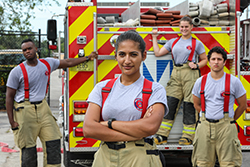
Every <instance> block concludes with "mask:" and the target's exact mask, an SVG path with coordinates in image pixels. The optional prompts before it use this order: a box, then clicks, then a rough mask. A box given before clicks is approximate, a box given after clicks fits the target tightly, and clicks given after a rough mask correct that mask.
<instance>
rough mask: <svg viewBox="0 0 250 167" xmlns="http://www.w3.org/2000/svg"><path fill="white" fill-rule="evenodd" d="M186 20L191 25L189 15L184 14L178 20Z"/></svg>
mask: <svg viewBox="0 0 250 167" xmlns="http://www.w3.org/2000/svg"><path fill="white" fill-rule="evenodd" d="M182 21H187V22H188V23H189V24H190V25H193V21H192V18H191V17H190V16H189V15H185V16H183V17H182V18H181V20H180V22H182Z"/></svg>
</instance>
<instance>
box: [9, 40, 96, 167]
mask: <svg viewBox="0 0 250 167" xmlns="http://www.w3.org/2000/svg"><path fill="white" fill-rule="evenodd" d="M21 48H22V51H23V55H24V57H25V58H26V61H24V62H23V63H21V64H19V65H18V66H16V67H15V68H14V69H12V70H11V72H10V74H9V77H8V81H7V84H6V85H7V91H6V109H7V114H8V118H9V122H10V125H11V128H12V130H13V133H14V138H15V143H16V145H17V146H18V147H19V148H20V150H21V152H20V153H21V166H22V167H26V166H32V167H34V166H37V150H36V140H37V137H39V138H40V140H41V142H42V145H43V152H44V166H45V167H46V166H57V167H61V144H60V138H61V132H60V130H59V127H58V125H57V123H56V121H55V118H54V117H53V115H52V113H51V110H50V108H49V106H48V104H47V101H46V98H45V96H46V93H47V88H48V83H49V77H50V73H51V72H52V71H54V70H56V69H58V68H67V67H73V66H75V65H77V64H80V63H83V62H85V61H88V60H94V59H95V58H97V52H92V53H91V54H90V55H89V56H85V57H80V58H69V59H64V60H58V59H54V58H45V59H37V56H36V52H37V47H36V46H35V44H34V42H33V41H32V40H31V39H26V40H24V41H23V42H22V44H21Z"/></svg>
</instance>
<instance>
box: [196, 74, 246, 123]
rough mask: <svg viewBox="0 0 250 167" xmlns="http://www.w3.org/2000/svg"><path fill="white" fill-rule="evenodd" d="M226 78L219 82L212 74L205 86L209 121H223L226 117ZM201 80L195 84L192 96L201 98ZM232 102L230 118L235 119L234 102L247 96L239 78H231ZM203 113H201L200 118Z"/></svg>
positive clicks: (206, 109)
mask: <svg viewBox="0 0 250 167" xmlns="http://www.w3.org/2000/svg"><path fill="white" fill-rule="evenodd" d="M225 76H226V73H224V75H223V77H222V78H220V79H219V80H214V79H213V78H212V77H211V73H208V75H207V81H206V85H205V90H204V92H205V117H206V118H208V119H221V118H223V117H224V97H223V93H224V92H225ZM201 78H202V77H200V78H198V79H197V81H196V82H195V84H194V87H193V90H192V94H194V95H195V96H196V97H199V98H200V90H201ZM230 81H231V82H230V100H229V117H230V118H233V117H234V108H233V106H234V101H235V99H237V98H239V97H241V96H243V95H244V94H246V90H245V89H244V87H243V85H242V83H241V82H240V80H239V79H238V78H236V77H235V76H233V75H231V77H230ZM201 115H202V112H200V116H201Z"/></svg>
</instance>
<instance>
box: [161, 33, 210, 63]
mask: <svg viewBox="0 0 250 167" xmlns="http://www.w3.org/2000/svg"><path fill="white" fill-rule="evenodd" d="M176 39H177V38H172V39H170V40H169V41H168V42H167V43H166V44H165V45H164V47H165V48H166V49H167V50H168V51H169V52H172V54H173V56H174V62H175V64H184V63H186V62H187V61H188V57H189V55H190V53H191V51H192V37H190V38H189V39H182V38H180V39H179V40H178V42H177V43H176V44H175V45H174V47H173V50H172V45H173V42H174V41H175V40H176ZM202 53H205V48H204V45H203V44H202V42H201V41H199V40H197V39H196V46H195V51H194V56H193V59H192V62H194V63H196V58H197V56H196V55H200V54H202Z"/></svg>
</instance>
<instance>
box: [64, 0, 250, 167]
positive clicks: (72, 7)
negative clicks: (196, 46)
mask: <svg viewBox="0 0 250 167" xmlns="http://www.w3.org/2000/svg"><path fill="white" fill-rule="evenodd" d="M220 3H221V4H226V6H227V10H226V13H229V14H230V17H228V19H230V20H229V21H230V24H227V25H220V24H215V25H210V24H209V23H208V24H207V25H197V26H196V27H194V28H193V30H192V36H193V37H194V38H197V39H199V40H200V41H201V42H202V43H203V44H204V46H205V50H206V53H208V51H209V50H210V49H211V48H212V47H214V46H221V47H223V48H224V49H225V50H226V51H227V53H228V61H227V64H226V66H225V69H224V70H225V71H226V72H227V73H230V74H233V75H235V76H237V77H238V78H239V79H240V80H241V82H242V83H243V85H244V87H245V89H246V90H247V98H248V99H250V68H249V67H250V66H249V60H250V49H249V48H250V46H249V44H250V43H249V40H250V31H249V29H250V26H249V24H250V20H244V21H240V16H241V14H242V10H244V9H242V6H243V5H244V4H243V3H242V2H241V1H238V0H225V1H223V2H220ZM140 4H141V3H140V1H137V2H135V3H133V4H132V5H130V6H129V5H128V6H125V7H124V6H123V7H117V6H113V7H102V6H98V3H97V1H96V0H92V1H91V2H68V3H67V6H66V12H65V19H64V27H65V29H64V38H65V41H64V43H65V48H64V49H65V54H64V55H65V58H77V57H78V56H84V55H89V54H90V53H91V52H92V51H98V54H99V57H98V60H95V61H89V62H85V63H82V64H80V65H78V66H76V67H72V68H68V69H66V70H65V71H64V79H63V96H62V97H63V98H62V99H63V100H62V104H63V107H62V111H63V123H62V125H63V148H64V164H65V166H90V165H91V163H92V160H93V154H94V153H95V152H96V151H97V149H98V147H99V145H100V142H101V141H99V140H95V139H91V138H85V137H84V136H83V133H82V126H83V122H84V116H85V113H86V109H87V107H88V103H87V102H86V100H87V98H88V95H89V93H90V92H91V90H92V89H93V87H94V85H95V84H96V83H97V82H100V81H103V80H106V79H111V78H114V77H116V76H117V75H119V74H120V73H121V71H120V70H119V67H118V65H117V62H116V61H115V59H114V46H113V42H114V39H115V37H116V36H117V35H119V34H121V33H123V32H124V31H127V30H129V29H135V30H136V31H137V32H138V33H139V34H140V35H141V36H142V37H143V39H144V40H145V42H146V49H147V54H148V56H147V59H146V60H145V61H144V62H143V65H142V66H141V72H142V74H143V75H144V76H145V77H146V78H147V79H149V80H151V81H156V82H159V83H161V84H162V85H163V86H166V84H167V82H168V80H169V78H170V74H171V71H172V68H173V63H172V58H171V55H170V54H168V55H166V56H162V57H155V56H154V52H153V47H152V36H151V32H152V29H153V28H157V29H158V31H159V33H160V35H159V36H158V39H159V43H161V42H164V41H166V40H169V39H171V38H174V37H177V36H179V35H180V31H179V27H178V26H157V25H156V26H152V25H151V26H150V25H148V26H145V25H142V24H141V22H140V15H141V14H142V13H145V12H147V11H148V10H149V7H147V8H145V7H142V6H141V5H140ZM187 6H189V2H188V1H185V2H183V3H181V4H179V5H177V6H176V7H175V8H172V9H173V10H179V11H181V12H182V14H188V13H187V11H185V10H186V8H187ZM167 9H169V8H163V10H167ZM169 10H170V9H169ZM183 12H184V13H183ZM185 12H186V13H185ZM110 15H112V16H114V17H112V19H113V20H115V22H116V21H117V22H121V21H127V20H129V19H130V17H131V18H132V19H134V20H135V21H136V19H137V18H138V19H137V21H138V20H139V23H138V24H137V25H130V26H128V25H124V24H116V25H115V24H99V23H98V21H99V20H98V19H100V17H105V16H110ZM112 19H111V20H112ZM106 22H107V20H106ZM203 22H204V21H203ZM159 46H160V47H162V45H160V44H159ZM200 70H201V74H202V75H203V74H205V73H208V72H209V71H210V68H209V65H207V66H205V67H203V68H202V69H200ZM248 104H250V103H248ZM236 106H237V104H235V107H236ZM236 126H237V127H238V129H239V134H238V136H239V139H240V141H241V147H242V150H250V110H249V108H248V109H247V110H246V111H245V112H244V113H243V114H242V116H241V117H240V118H239V119H238V120H237V124H236ZM181 133H182V107H180V110H179V112H178V115H177V118H176V121H175V124H174V127H173V129H172V131H171V133H170V136H169V140H168V143H167V144H166V145H158V148H159V149H160V150H162V152H174V151H179V152H181V151H182V152H185V151H187V152H188V151H189V153H190V152H191V151H192V149H193V147H192V145H190V146H181V145H178V139H179V138H180V136H181Z"/></svg>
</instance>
